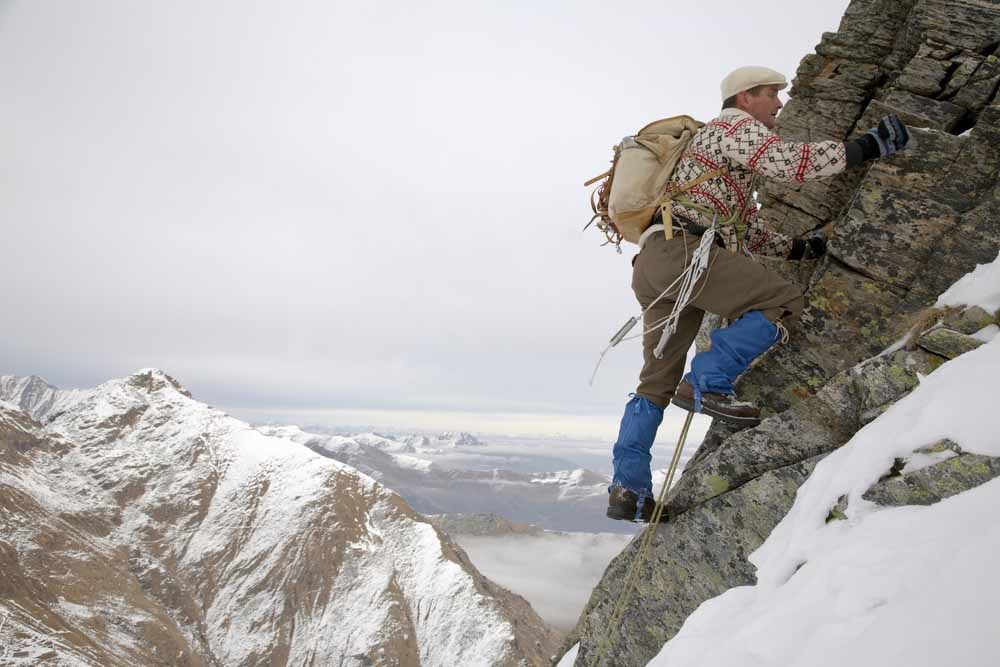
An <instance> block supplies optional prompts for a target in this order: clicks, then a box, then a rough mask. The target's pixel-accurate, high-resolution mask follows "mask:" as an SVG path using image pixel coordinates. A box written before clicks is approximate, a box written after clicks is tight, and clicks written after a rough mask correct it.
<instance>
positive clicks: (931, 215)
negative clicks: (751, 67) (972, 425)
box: [567, 0, 1000, 666]
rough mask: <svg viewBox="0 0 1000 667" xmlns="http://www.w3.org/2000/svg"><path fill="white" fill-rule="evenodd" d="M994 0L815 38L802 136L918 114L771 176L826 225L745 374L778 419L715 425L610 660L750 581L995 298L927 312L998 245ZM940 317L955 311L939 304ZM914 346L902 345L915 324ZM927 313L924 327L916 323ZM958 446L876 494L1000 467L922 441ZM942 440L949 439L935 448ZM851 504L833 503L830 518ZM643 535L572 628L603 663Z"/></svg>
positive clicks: (965, 345)
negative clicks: (843, 466) (824, 161)
mask: <svg viewBox="0 0 1000 667" xmlns="http://www.w3.org/2000/svg"><path fill="white" fill-rule="evenodd" d="M998 46H1000V6H998V5H997V4H996V3H992V2H980V1H976V0H966V1H960V2H944V1H941V0H920V1H914V0H903V1H896V0H893V1H891V2H890V1H888V0H854V1H853V2H851V4H850V6H849V7H848V9H847V12H846V14H845V16H844V18H843V20H842V22H841V25H840V28H839V30H838V32H836V33H831V34H825V35H823V38H822V41H821V43H820V44H819V45H818V46H817V48H816V52H815V53H814V54H810V55H808V56H806V57H805V58H804V59H803V60H802V63H801V64H800V66H799V69H798V71H797V75H796V80H795V82H794V86H793V88H792V90H791V92H790V95H791V101H790V102H789V104H788V105H787V107H786V108H785V110H784V111H783V112H782V114H781V116H780V117H779V126H778V131H779V133H780V134H781V135H782V136H784V137H785V138H788V139H792V140H819V139H828V138H831V137H835V138H840V139H849V138H851V137H853V136H856V135H857V134H858V133H860V132H863V131H864V130H866V129H867V128H868V127H871V126H872V125H873V124H874V123H875V122H877V119H878V118H879V117H881V116H882V115H884V114H886V113H890V112H892V113H897V114H898V115H900V116H901V117H902V118H903V120H904V121H905V122H906V123H907V124H908V125H909V126H910V127H911V128H912V134H913V141H912V144H911V146H910V147H909V149H908V150H907V151H906V152H905V153H903V154H901V155H898V156H895V157H893V158H891V159H887V160H881V161H876V162H875V163H872V164H871V165H870V166H868V165H866V166H863V167H859V168H856V169H853V170H851V171H849V172H848V173H845V174H843V175H841V176H839V177H837V178H835V179H832V180H829V181H825V182H817V183H809V184H806V185H801V186H800V185H794V186H793V185H788V184H783V183H776V182H769V183H767V184H766V186H765V187H764V188H763V189H762V195H763V203H764V208H763V209H762V212H761V213H762V216H763V218H764V219H766V220H767V221H768V222H769V223H770V224H771V225H773V226H774V227H775V228H777V229H779V230H781V231H784V232H785V233H788V234H791V235H800V234H804V233H807V232H810V231H812V230H815V229H820V228H824V229H826V230H828V231H829V232H830V234H831V235H832V241H831V244H830V253H829V255H828V256H827V257H826V258H824V259H823V260H822V261H821V262H818V263H803V264H802V265H800V266H791V265H781V264H775V265H774V268H776V269H777V270H780V271H783V272H785V273H786V275H788V276H790V277H791V278H793V279H794V280H796V281H797V282H799V284H801V285H802V286H803V288H804V289H805V290H806V292H807V302H808V306H807V308H806V311H805V313H804V315H803V317H802V320H801V322H800V323H799V324H798V325H797V326H795V327H794V328H793V329H792V331H791V334H792V336H791V341H790V342H789V343H788V344H787V345H785V346H782V347H779V348H778V349H777V350H776V351H774V352H773V353H771V354H770V355H768V356H767V357H766V358H765V359H763V360H761V362H760V363H758V364H757V365H756V366H755V367H754V368H752V369H751V370H750V371H748V373H747V374H746V375H745V376H744V377H743V379H742V380H741V384H740V386H739V388H740V391H741V395H742V396H745V397H747V398H750V399H753V400H756V401H758V402H759V403H760V404H761V405H763V406H766V408H767V409H766V411H765V416H767V417H768V418H767V419H765V421H763V422H762V423H761V425H760V426H758V427H757V428H754V429H749V430H745V431H741V432H738V433H734V432H733V431H732V430H730V429H727V428H725V427H722V426H720V425H718V424H716V425H713V427H712V429H711V430H710V431H709V434H708V435H707V436H706V438H705V440H704V442H703V443H702V444H701V447H700V448H699V450H698V452H697V453H696V455H695V457H694V458H693V459H692V461H691V462H690V463H689V464H688V466H687V468H686V469H685V471H684V474H683V476H682V477H681V479H680V480H679V482H678V483H677V484H676V486H675V487H674V489H673V490H672V491H671V493H670V497H669V499H668V512H669V514H670V517H671V518H670V521H669V522H668V523H667V524H664V525H661V526H659V527H658V529H657V531H656V534H655V537H654V541H653V543H652V554H651V556H650V558H649V560H648V562H647V563H646V564H645V565H644V566H643V567H642V569H641V571H640V573H639V580H640V581H641V582H642V584H641V586H640V588H639V589H638V591H637V593H636V594H635V595H634V596H633V597H632V598H631V603H630V604H629V606H628V609H627V612H626V615H625V618H624V620H623V622H622V623H621V625H620V626H618V627H616V628H614V629H613V631H612V634H611V637H612V639H611V643H610V649H609V651H608V653H607V658H606V659H605V660H604V661H602V662H601V663H600V664H603V665H616V666H623V665H645V664H646V663H647V662H648V661H649V660H650V659H651V658H652V657H653V656H654V655H656V654H657V653H658V652H659V649H660V648H661V647H662V646H663V644H664V643H665V642H666V641H667V640H668V639H670V638H671V637H672V636H673V635H674V634H676V632H677V631H678V629H679V628H680V626H681V624H682V623H683V622H684V619H685V618H686V617H687V616H688V615H689V614H690V613H691V612H693V611H694V609H695V608H696V607H697V606H698V605H699V604H700V603H701V602H703V601H705V600H707V599H709V598H712V597H715V596H717V595H719V594H720V593H722V592H724V591H726V590H727V589H729V588H731V587H734V586H739V585H745V584H749V583H753V582H754V581H755V573H754V568H753V566H752V565H751V564H750V563H748V561H747V556H748V555H749V554H750V553H751V552H752V551H753V550H754V549H756V548H757V547H758V546H760V545H761V544H762V542H763V541H764V540H765V539H766V537H767V536H768V534H769V533H770V532H771V530H772V529H773V528H774V526H775V525H776V524H777V523H778V522H779V521H780V520H781V518H782V517H783V516H784V514H785V513H786V512H787V511H788V509H789V508H790V507H791V505H792V502H793V501H794V498H795V493H796V490H797V489H798V487H799V486H800V485H801V484H802V483H803V482H804V481H805V479H806V478H807V477H808V476H809V474H810V471H811V470H812V468H813V467H814V466H815V464H816V463H817V462H818V461H819V460H820V459H822V458H823V457H824V456H825V455H826V454H828V453H829V452H831V451H833V450H834V449H836V448H838V447H840V446H841V445H843V444H844V443H845V442H847V441H848V440H849V439H850V438H851V437H852V436H853V435H854V434H855V433H856V432H857V431H858V430H859V429H860V428H861V427H862V426H864V425H865V424H867V423H868V422H870V421H871V420H873V419H875V418H876V417H877V416H878V415H879V414H880V413H881V412H882V411H884V410H885V409H886V408H887V407H888V406H890V405H891V404H892V403H893V402H895V401H897V400H898V399H899V398H900V397H902V396H904V395H905V394H906V393H907V392H909V391H910V390H911V389H912V388H913V387H915V386H916V384H917V382H918V375H919V374H927V373H931V372H933V371H934V369H935V368H936V367H937V366H939V365H940V364H941V363H943V362H944V361H945V360H946V359H947V358H950V357H952V356H955V355H957V354H961V353H962V352H963V351H965V350H968V349H971V348H973V347H975V346H976V345H977V344H979V343H978V341H977V340H975V339H974V338H972V337H971V336H970V335H969V334H972V333H975V332H976V331H977V330H979V329H981V328H983V327H985V326H986V325H988V324H990V323H992V322H993V321H994V320H995V318H996V314H994V313H987V312H983V311H981V310H975V309H972V310H968V311H965V310H961V309H957V310H952V311H945V312H940V313H932V314H931V315H930V316H927V315H926V310H925V309H927V308H928V307H929V306H931V305H933V304H934V302H935V300H936V298H937V296H938V295H939V294H940V293H941V292H942V291H944V290H945V289H946V288H947V287H948V286H949V285H951V284H952V283H953V282H955V281H956V280H957V279H958V278H960V277H961V276H962V275H964V274H965V273H967V272H969V271H971V270H972V269H973V268H974V267H975V265H976V264H980V263H988V262H990V261H992V260H993V259H994V258H995V257H996V256H997V251H998V249H1000V188H998V187H997V184H998V170H1000V100H998V99H997V89H998V87H1000V59H998V56H1000V53H998ZM939 320H942V321H943V326H940V325H938V324H937V323H938V321H939ZM914 321H916V322H917V331H916V332H915V335H914V337H913V339H912V340H911V341H910V345H909V346H908V348H912V349H906V348H900V349H897V350H895V351H890V350H891V348H892V346H893V345H894V343H896V342H897V341H899V340H900V339H901V338H902V337H903V336H904V334H905V333H906V330H907V328H908V327H910V326H911V325H913V323H914ZM921 325H922V326H921ZM921 445H927V446H930V449H929V450H928V451H925V452H923V453H922V454H919V453H918V455H928V452H930V453H933V452H934V451H937V450H941V449H948V448H951V451H952V453H953V454H957V456H953V457H951V458H949V459H947V460H941V461H940V462H938V463H935V464H934V465H930V466H928V467H923V468H921V469H920V470H919V471H917V472H913V473H912V474H908V473H906V472H905V470H906V469H905V468H904V467H903V464H904V463H905V462H897V463H898V465H897V466H893V467H892V469H887V470H886V477H885V480H884V481H882V482H880V483H879V484H877V485H876V486H875V487H873V488H872V489H871V490H870V492H869V494H868V495H867V496H866V497H867V498H869V499H872V500H873V501H874V502H878V503H883V504H887V505H905V504H928V503H933V502H936V501H937V500H939V499H941V498H944V497H947V496H949V495H953V494H956V493H960V492H961V491H963V490H965V489H969V488H972V487H974V486H976V485H978V484H982V483H983V482H985V481H988V480H989V479H992V478H993V477H995V476H997V475H998V473H1000V465H998V463H1000V462H998V461H996V460H993V459H988V458H987V460H985V461H984V460H981V457H974V456H972V455H966V454H964V452H962V450H961V448H960V445H961V443H957V446H956V445H955V443H914V446H915V447H919V446H921ZM935 448H936V449H935ZM841 509H842V508H837V507H831V508H830V514H831V520H832V519H836V518H837V517H838V514H839V513H840V512H841ZM638 545H639V541H638V540H635V541H633V543H632V544H631V545H630V546H629V547H628V548H627V549H626V550H625V551H624V552H623V553H622V554H621V555H620V556H619V557H618V558H616V559H615V561H613V562H612V564H611V565H610V566H609V567H608V570H607V571H606V573H605V576H604V579H603V580H602V582H601V583H600V584H599V585H598V587H597V588H596V589H595V590H594V592H593V595H592V597H591V600H590V602H589V604H588V606H587V608H586V609H585V611H584V613H583V615H582V616H581V619H580V622H579V624H578V626H577V628H576V630H575V631H574V634H573V636H572V637H571V638H570V640H569V642H568V643H567V647H568V646H569V645H571V644H572V643H574V642H576V641H577V640H579V642H580V650H579V653H578V657H577V662H576V664H577V665H591V664H593V660H594V658H595V657H596V656H595V654H596V653H597V651H596V647H597V645H598V643H599V642H601V641H603V640H604V638H605V637H607V636H608V634H607V630H608V627H607V625H608V618H609V616H610V613H611V608H612V605H613V604H614V602H615V601H616V600H617V598H618V596H619V594H620V592H621V590H622V581H623V580H624V578H625V574H626V572H627V571H628V568H629V567H630V566H631V564H632V563H633V561H634V560H635V559H636V554H637V550H638Z"/></svg>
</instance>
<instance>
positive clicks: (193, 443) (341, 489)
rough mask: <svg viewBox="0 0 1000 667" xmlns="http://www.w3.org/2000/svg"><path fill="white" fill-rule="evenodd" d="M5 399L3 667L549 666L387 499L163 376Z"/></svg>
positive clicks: (0, 587)
mask: <svg viewBox="0 0 1000 667" xmlns="http://www.w3.org/2000/svg"><path fill="white" fill-rule="evenodd" d="M0 391H2V393H0V664H3V665H29V664H30V665H46V664H49V665H57V664H58V665H101V666H114V665H122V666H123V667H124V666H126V665H129V666H131V665H149V666H154V665H164V666H166V665H169V666H171V667H173V666H177V665H183V666H190V667H201V666H205V667H213V666H221V665H226V666H228V665H285V664H289V665H291V664H295V665H329V664H335V665H344V666H345V667H346V666H348V665H356V666H361V665H400V666H404V665H412V666H416V665H450V664H470V665H510V666H514V665H517V666H520V665H523V664H534V665H543V664H548V661H549V658H550V656H551V655H552V653H553V649H554V643H555V638H554V635H553V633H552V631H550V630H549V629H548V628H547V627H546V626H545V625H544V623H543V622H542V621H541V620H540V619H539V618H538V616H537V615H536V614H535V613H534V612H533V611H532V610H531V608H530V606H529V605H528V604H527V602H525V601H524V600H523V599H522V598H520V597H519V596H516V595H514V594H512V593H510V592H508V591H506V590H504V589H502V588H500V587H499V586H497V585H495V584H493V583H492V582H490V581H489V580H487V579H486V578H484V577H483V576H482V575H481V574H479V573H478V571H477V570H476V569H475V567H474V566H473V565H472V564H471V563H470V562H469V560H468V558H467V557H466V555H465V553H464V552H463V551H462V550H461V549H459V548H458V547H457V546H456V545H455V544H454V543H453V542H451V541H450V539H448V538H447V536H446V535H444V534H443V533H441V532H440V531H439V530H437V529H436V528H435V527H434V526H433V525H432V524H430V523H429V522H427V520H426V519H424V518H423V517H422V516H420V515H419V514H417V513H416V512H414V511H413V510H412V509H411V508H410V507H409V506H408V505H407V504H406V503H405V502H404V501H403V500H402V498H401V497H400V496H398V495H397V494H395V493H394V492H392V491H390V490H389V489H387V488H386V487H384V486H382V485H381V484H379V483H377V482H376V481H374V480H372V479H371V478H369V477H367V476H365V475H363V474H362V473H359V472H358V471H357V470H355V469H353V468H350V467H349V466H346V465H343V464H341V463H338V462H336V461H333V460H330V459H328V458H324V457H321V456H319V455H317V454H315V453H313V452H311V451H309V450H308V449H307V448H305V447H302V446H300V445H297V444H295V443H293V442H291V441H288V440H284V439H279V438H273V437H268V436H265V435H263V434H261V433H259V432H257V431H255V430H254V429H252V428H250V427H249V426H248V425H247V424H244V423H242V422H240V421H238V420H235V419H232V418H230V417H228V416H226V415H225V414H223V413H221V412H219V411H217V410H213V409H211V408H209V407H208V406H205V405H203V404H201V403H198V402H197V401H194V400H193V399H191V398H190V396H189V395H188V394H187V392H186V391H184V389H183V387H181V386H180V385H179V384H178V383H177V382H176V381H174V380H173V379H172V378H170V377H169V376H167V375H165V374H163V373H161V372H159V371H145V372H140V373H137V374H135V375H132V376H131V377H129V378H126V379H124V380H115V381H112V382H109V383H106V384H104V385H102V386H100V387H97V388H96V389H93V390H82V391H74V392H60V391H57V390H55V389H54V388H52V387H47V386H45V387H43V386H42V383H41V381H39V380H37V379H28V380H24V379H18V378H9V377H5V378H2V379H0ZM22 407H24V408H27V410H25V409H22Z"/></svg>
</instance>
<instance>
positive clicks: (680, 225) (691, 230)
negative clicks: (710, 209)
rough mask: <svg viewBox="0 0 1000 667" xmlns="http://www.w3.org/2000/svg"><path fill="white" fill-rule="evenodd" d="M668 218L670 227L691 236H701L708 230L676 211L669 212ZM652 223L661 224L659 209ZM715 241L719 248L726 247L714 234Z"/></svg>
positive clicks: (661, 217) (720, 238) (719, 237)
mask: <svg viewBox="0 0 1000 667" xmlns="http://www.w3.org/2000/svg"><path fill="white" fill-rule="evenodd" d="M670 220H671V222H672V223H673V224H672V227H673V228H674V229H676V230H677V231H679V232H685V233H687V234H691V235H692V236H698V237H701V236H704V235H705V232H707V231H708V227H706V226H704V225H699V224H698V223H697V222H693V221H691V220H688V219H687V218H684V217H681V216H679V215H677V214H676V213H671V215H670ZM653 224H654V225H662V224H663V215H662V214H661V213H660V212H659V211H657V212H656V214H655V215H654V216H653ZM715 243H716V244H717V245H718V246H719V247H720V248H725V247H726V242H725V241H723V240H722V237H721V236H718V235H716V237H715Z"/></svg>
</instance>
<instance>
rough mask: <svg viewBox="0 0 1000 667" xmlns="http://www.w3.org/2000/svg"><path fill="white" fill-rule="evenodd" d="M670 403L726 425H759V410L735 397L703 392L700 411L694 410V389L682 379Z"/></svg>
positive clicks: (695, 405)
mask: <svg viewBox="0 0 1000 667" xmlns="http://www.w3.org/2000/svg"><path fill="white" fill-rule="evenodd" d="M671 402H672V403H673V404H674V405H676V406H677V407H679V408H683V409H685V410H688V411H689V412H700V413H702V414H706V415H708V416H709V417H715V418H716V419H718V420H720V421H724V422H726V423H727V424H733V425H736V426H756V425H757V424H759V423H760V410H758V409H757V407H756V406H755V405H754V404H753V403H747V402H744V401H738V400H736V397H735V396H727V395H726V394H716V393H713V392H703V393H702V394H701V406H700V407H701V409H700V410H698V409H696V408H697V407H698V406H697V402H696V401H695V395H694V387H692V386H691V383H690V382H688V381H687V379H684V380H682V381H681V383H680V384H679V385H677V391H675V392H674V397H673V399H671Z"/></svg>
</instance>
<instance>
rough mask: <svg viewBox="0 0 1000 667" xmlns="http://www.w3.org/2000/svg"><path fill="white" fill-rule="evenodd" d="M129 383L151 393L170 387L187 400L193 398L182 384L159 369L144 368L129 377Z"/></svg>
mask: <svg viewBox="0 0 1000 667" xmlns="http://www.w3.org/2000/svg"><path fill="white" fill-rule="evenodd" d="M128 383H129V384H130V385H132V386H133V387H136V388H138V389H144V390H146V391H148V392H150V393H152V392H155V391H160V390H162V389H165V388H167V387H170V388H173V389H175V390H177V391H178V392H180V393H181V394H182V395H184V396H186V397H187V398H191V392H190V391H188V390H187V389H185V388H184V387H183V386H182V385H181V383H180V382H178V381H177V380H175V379H174V378H173V377H171V376H170V375H167V374H166V373H164V372H163V371H161V370H159V369H157V368H144V369H142V370H138V371H136V372H135V373H132V375H130V376H129V377H128Z"/></svg>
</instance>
